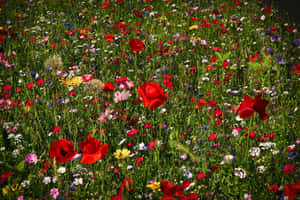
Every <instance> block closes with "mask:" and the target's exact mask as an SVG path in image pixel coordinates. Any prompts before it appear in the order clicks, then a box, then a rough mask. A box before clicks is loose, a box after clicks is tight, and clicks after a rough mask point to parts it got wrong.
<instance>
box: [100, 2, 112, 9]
mask: <svg viewBox="0 0 300 200" xmlns="http://www.w3.org/2000/svg"><path fill="white" fill-rule="evenodd" d="M109 6H110V3H109V1H103V2H102V6H101V8H107V7H109Z"/></svg>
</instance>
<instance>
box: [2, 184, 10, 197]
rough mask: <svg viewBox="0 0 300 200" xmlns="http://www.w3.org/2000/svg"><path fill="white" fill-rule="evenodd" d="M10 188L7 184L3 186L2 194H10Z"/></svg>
mask: <svg viewBox="0 0 300 200" xmlns="http://www.w3.org/2000/svg"><path fill="white" fill-rule="evenodd" d="M8 190H9V186H8V185H7V186H5V187H4V188H2V194H3V196H6V195H7V194H8Z"/></svg>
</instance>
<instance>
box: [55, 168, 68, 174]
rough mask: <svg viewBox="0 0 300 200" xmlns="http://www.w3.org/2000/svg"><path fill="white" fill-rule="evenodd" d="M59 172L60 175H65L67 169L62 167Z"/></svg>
mask: <svg viewBox="0 0 300 200" xmlns="http://www.w3.org/2000/svg"><path fill="white" fill-rule="evenodd" d="M57 172H58V173H59V174H63V173H65V172H66V168H65V167H60V168H58V169H57Z"/></svg>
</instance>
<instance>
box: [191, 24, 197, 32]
mask: <svg viewBox="0 0 300 200" xmlns="http://www.w3.org/2000/svg"><path fill="white" fill-rule="evenodd" d="M197 28H198V25H193V26H190V27H189V30H190V31H191V30H194V29H197Z"/></svg>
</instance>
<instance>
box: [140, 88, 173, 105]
mask: <svg viewBox="0 0 300 200" xmlns="http://www.w3.org/2000/svg"><path fill="white" fill-rule="evenodd" d="M138 91H139V94H140V97H142V99H143V104H144V106H146V107H148V108H149V109H150V110H155V109H156V108H157V107H158V106H160V105H162V104H164V103H165V101H166V100H167V98H168V93H164V91H163V89H162V88H161V87H160V85H158V84H157V83H153V82H149V83H145V84H144V85H141V86H139V87H138Z"/></svg>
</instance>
